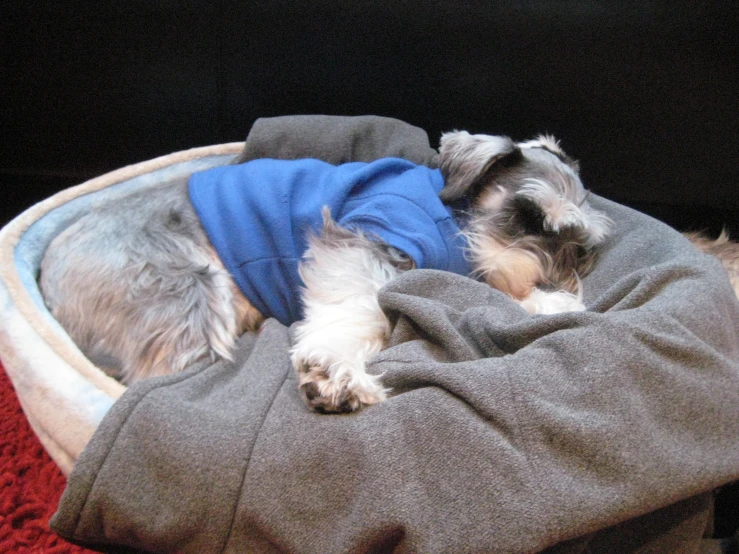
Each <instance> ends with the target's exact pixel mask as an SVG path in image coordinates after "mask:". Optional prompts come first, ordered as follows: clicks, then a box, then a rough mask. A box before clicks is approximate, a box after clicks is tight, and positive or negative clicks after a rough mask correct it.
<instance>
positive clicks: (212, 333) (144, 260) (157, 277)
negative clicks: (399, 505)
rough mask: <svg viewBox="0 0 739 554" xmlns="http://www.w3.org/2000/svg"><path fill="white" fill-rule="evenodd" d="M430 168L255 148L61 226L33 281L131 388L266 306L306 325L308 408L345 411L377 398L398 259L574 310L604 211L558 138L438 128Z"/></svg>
mask: <svg viewBox="0 0 739 554" xmlns="http://www.w3.org/2000/svg"><path fill="white" fill-rule="evenodd" d="M439 167H440V169H438V170H435V169H430V168H427V167H425V166H414V165H413V164H411V163H410V162H406V161H405V160H399V159H393V158H389V159H383V160H378V161H377V162H372V163H369V164H359V163H350V164H344V165H339V166H329V165H328V164H324V163H323V162H319V161H317V160H296V161H277V160H255V161H252V162H247V163H245V164H241V165H231V166H224V167H223V168H214V169H212V170H208V171H204V172H201V173H196V174H193V175H192V176H191V177H190V178H189V180H188V179H184V180H182V181H181V182H175V183H170V184H167V185H163V186H161V187H158V188H156V189H154V190H149V191H146V192H143V193H141V192H140V193H133V194H131V195H130V196H127V197H125V198H124V199H122V200H120V201H118V202H116V203H115V205H106V206H103V207H99V208H97V209H94V210H91V211H90V212H88V213H87V214H85V215H84V216H83V217H82V218H81V219H79V220H78V221H76V222H75V223H74V224H72V225H70V226H69V227H68V228H67V229H66V230H65V231H64V232H62V233H61V234H60V235H59V236H58V237H56V238H55V239H54V241H53V242H52V243H51V245H50V247H49V248H48V250H47V252H46V253H45V256H44V259H43V260H42V264H41V275H40V287H41V290H42V294H43V297H44V299H45V302H46V303H47V305H48V307H49V309H50V311H51V313H52V314H53V316H54V317H55V318H56V319H57V320H58V321H59V322H60V323H61V324H62V325H63V326H64V327H65V328H66V330H67V331H68V332H69V334H70V336H71V337H72V338H73V340H75V342H76V343H77V344H78V345H79V346H80V348H81V349H82V350H83V352H84V353H85V354H86V355H87V356H88V357H89V358H90V359H91V360H92V361H93V362H94V363H96V364H98V365H99V366H101V367H103V368H104V369H105V370H106V372H108V373H109V374H111V375H113V376H115V377H116V378H118V379H120V380H121V381H122V382H123V383H126V384H130V383H132V382H134V381H136V380H138V379H141V378H144V377H149V376H154V375H162V374H168V373H172V372H176V371H180V370H182V369H184V368H185V367H187V366H188V365H190V364H192V363H193V362H195V361H197V360H200V359H203V358H210V359H216V358H219V357H220V358H226V359H230V357H231V352H232V350H233V347H234V344H235V341H236V339H237V337H238V336H239V335H240V334H242V333H243V332H245V331H254V330H256V329H257V328H258V327H259V326H260V324H261V323H262V322H263V320H264V318H265V317H277V318H278V319H279V320H280V321H282V322H283V323H285V324H290V323H293V322H294V321H298V323H297V326H296V328H295V343H294V345H293V347H292V350H291V359H292V362H293V365H294V367H295V368H296V370H297V372H298V376H299V386H300V391H301V394H302V396H303V397H304V399H305V401H306V402H307V404H308V406H309V407H311V408H312V409H314V410H316V411H319V412H349V411H355V410H358V409H359V408H361V407H362V406H365V405H370V404H374V403H377V402H381V401H382V400H384V399H385V397H386V393H387V391H386V390H385V389H384V388H383V386H382V384H381V383H380V381H379V378H378V377H376V376H373V375H370V374H368V373H367V372H366V370H365V366H366V364H367V361H368V360H369V359H370V358H371V357H372V356H374V355H375V354H376V353H378V352H379V351H380V350H381V349H382V347H383V344H384V341H385V339H386V338H387V337H388V335H389V333H390V323H389V322H388V320H387V318H386V317H385V315H384V314H383V312H382V310H381V308H380V306H379V304H378V301H377V293H378V291H379V290H380V289H381V288H382V287H383V286H384V285H385V284H387V283H388V282H390V281H392V280H393V279H395V278H396V277H397V276H398V275H400V274H401V273H402V272H404V271H408V270H411V269H414V268H433V269H442V270H448V271H455V272H457V273H462V274H469V275H471V276H473V277H475V278H478V279H481V280H483V281H485V282H486V283H488V284H489V285H491V286H492V287H495V288H496V289H498V290H500V291H502V292H504V293H507V294H508V295H510V297H511V298H512V299H514V300H515V301H516V302H518V303H520V304H521V305H522V306H523V307H524V308H525V309H526V310H528V311H529V312H531V313H557V312H564V311H575V310H583V309H584V306H583V304H582V302H581V296H578V294H579V293H580V280H579V278H580V277H581V276H584V275H586V274H587V273H588V272H589V271H590V269H591V268H592V266H593V263H594V261H595V259H596V255H597V251H598V246H599V245H601V244H602V243H603V242H604V240H605V239H606V237H607V236H608V234H609V229H610V226H611V222H610V220H609V219H608V217H607V216H605V215H604V214H603V213H601V212H599V211H597V210H595V209H593V208H592V207H591V206H590V205H589V203H588V201H587V192H586V191H585V189H584V187H583V184H582V182H581V180H580V178H579V176H578V165H577V163H576V162H574V161H573V160H572V159H570V158H569V157H568V156H567V155H566V154H565V153H564V152H563V151H562V149H561V148H560V147H559V144H558V142H557V141H556V140H555V139H554V138H553V137H550V136H540V137H538V138H537V139H535V140H531V141H528V142H522V143H515V142H513V141H512V140H511V139H509V138H508V137H503V136H488V135H471V134H469V133H467V132H464V131H455V132H452V133H446V134H444V135H443V136H442V139H441V147H440V153H439ZM234 175H236V177H234ZM306 176H307V177H306ZM291 179H304V180H305V181H306V182H307V184H306V183H303V185H304V186H303V188H302V189H300V188H296V187H294V186H293V185H292V184H290V183H289V181H290V180H291ZM243 180H246V181H248V182H250V183H252V186H251V187H249V186H246V185H244V186H242V184H243V183H242V181H243ZM225 182H230V183H231V185H228V186H227V185H223V183H225ZM234 183H236V184H235V185H234ZM346 183H349V184H346ZM229 186H231V188H229ZM244 190H248V191H249V192H248V194H244ZM224 191H225V192H224ZM239 191H240V192H239ZM257 197H263V198H261V200H259V202H261V203H262V205H259V206H258V205H256V204H257V203H258V202H257V200H255V199H256V198H257ZM311 202H313V204H311ZM322 206H323V207H322ZM326 206H328V207H326ZM283 209H285V210H288V211H285V212H284V213H283V212H282V211H280V210H283ZM237 227H238V228H240V229H241V228H242V227H243V229H241V231H240V233H243V234H239V235H234V233H235V232H236V231H235V229H236V228H237Z"/></svg>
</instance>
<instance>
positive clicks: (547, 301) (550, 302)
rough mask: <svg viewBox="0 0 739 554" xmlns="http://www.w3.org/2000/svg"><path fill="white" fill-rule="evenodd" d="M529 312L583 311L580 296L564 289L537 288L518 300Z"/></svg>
mask: <svg viewBox="0 0 739 554" xmlns="http://www.w3.org/2000/svg"><path fill="white" fill-rule="evenodd" d="M519 303H520V304H521V306H523V308H524V309H525V310H526V311H527V312H529V313H530V314H559V313H564V312H582V311H585V305H584V304H583V303H582V297H581V296H580V295H575V294H572V293H569V292H566V291H562V290H558V291H543V290H540V289H537V288H534V289H532V290H531V293H530V294H529V295H528V296H527V297H526V298H524V299H523V300H521V301H519Z"/></svg>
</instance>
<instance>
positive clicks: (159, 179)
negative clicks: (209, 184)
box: [0, 142, 243, 474]
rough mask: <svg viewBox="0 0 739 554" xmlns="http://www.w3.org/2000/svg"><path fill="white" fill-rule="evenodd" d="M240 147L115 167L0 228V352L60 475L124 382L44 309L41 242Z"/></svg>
mask: <svg viewBox="0 0 739 554" xmlns="http://www.w3.org/2000/svg"><path fill="white" fill-rule="evenodd" d="M242 147H243V143H241V142H235V143H228V144H220V145H215V146H207V147H203V148H194V149H191V150H186V151H182V152H176V153H174V154H169V155H167V156H162V157H160V158H156V159H153V160H149V161H146V162H142V163H138V164H135V165H131V166H128V167H124V168H122V169H118V170H116V171H113V172H111V173H107V174H105V175H102V176H100V177H97V178H95V179H92V180H90V181H87V182H85V183H83V184H81V185H78V186H76V187H72V188H70V189H67V190H64V191H62V192H60V193H58V194H56V195H54V196H52V197H51V198H48V199H47V200H45V201H43V202H40V203H39V204H37V205H35V206H33V207H32V208H30V209H28V210H27V211H25V212H24V213H22V214H21V215H19V216H18V217H17V218H15V219H14V220H13V221H11V222H10V223H9V224H8V225H6V226H5V227H4V228H3V229H2V231H0V358H2V360H3V365H4V366H5V368H6V370H7V372H8V375H9V376H10V379H11V381H12V382H13V386H14V387H15V390H16V392H17V394H18V398H19V400H20V403H21V405H22V406H23V410H24V412H25V414H26V416H27V417H28V421H29V422H30V424H31V426H32V427H33V430H34V431H35V432H36V434H37V435H38V437H39V439H40V440H41V443H42V444H43V445H44V447H45V448H46V450H47V451H48V452H49V454H50V455H51V457H52V458H53V460H54V461H55V462H56V463H57V464H58V465H59V467H60V468H61V469H62V471H63V472H64V473H65V474H69V471H70V470H71V469H72V466H73V465H74V462H75V461H76V459H77V457H78V456H79V454H80V452H81V451H82V449H83V448H84V447H85V445H86V444H87V442H88V441H89V440H90V438H91V437H92V434H93V432H94V431H95V429H96V427H97V425H98V424H99V423H100V421H101V420H102V418H103V416H104V415H105V414H106V413H107V411H108V409H109V408H110V407H111V406H112V404H113V402H115V400H116V399H117V398H118V397H119V396H120V395H121V394H122V393H123V391H124V390H125V387H124V386H123V385H121V384H120V383H119V382H117V381H115V380H114V379H112V378H110V377H108V376H107V375H106V374H105V373H103V372H102V371H101V370H100V369H99V368H97V367H96V366H95V365H93V364H92V363H91V362H90V361H89V360H88V359H87V358H85V357H84V356H83V355H82V353H81V352H80V350H79V349H78V348H77V346H76V345H75V344H74V343H73V342H72V340H71V339H70V338H69V336H68V335H67V333H66V332H65V331H64V330H63V329H62V328H61V326H60V325H59V324H58V323H57V322H56V320H55V319H54V318H53V317H52V316H51V314H50V313H49V311H48V310H47V309H46V306H45V305H44V302H43V300H42V298H41V294H40V292H39V289H38V286H37V283H36V279H37V277H38V271H39V265H40V262H41V258H42V256H43V253H44V251H45V249H46V247H47V246H48V244H49V243H50V242H51V240H52V239H53V238H54V237H55V236H56V235H58V234H59V233H60V232H61V231H62V230H63V229H65V228H66V227H67V226H68V225H70V224H71V223H72V222H74V221H75V220H76V219H77V218H78V217H79V216H80V214H82V213H84V212H85V211H86V210H87V209H89V207H90V206H92V205H95V204H96V203H100V202H111V201H115V199H116V198H117V197H120V196H122V195H125V194H129V193H130V192H132V191H134V190H138V189H145V188H148V187H156V186H158V185H161V184H164V183H167V182H169V181H170V180H172V179H177V178H181V177H182V176H184V175H189V174H190V173H193V172H194V171H200V170H203V169H207V168H209V167H213V166H216V165H223V164H226V163H229V162H230V161H232V160H233V159H234V156H235V155H237V154H238V153H239V152H240V151H241V149H242Z"/></svg>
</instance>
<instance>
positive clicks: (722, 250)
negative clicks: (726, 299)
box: [684, 230, 739, 299]
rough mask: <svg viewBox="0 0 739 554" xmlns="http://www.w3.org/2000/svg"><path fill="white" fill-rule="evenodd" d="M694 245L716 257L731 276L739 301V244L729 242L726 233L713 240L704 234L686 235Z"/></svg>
mask: <svg viewBox="0 0 739 554" xmlns="http://www.w3.org/2000/svg"><path fill="white" fill-rule="evenodd" d="M684 234H685V236H686V237H687V238H688V240H689V241H690V242H692V243H693V245H694V246H695V247H696V248H698V250H701V251H702V252H705V253H706V254H710V255H712V256H716V257H717V258H718V259H719V260H720V261H721V264H722V265H723V266H724V269H726V272H727V273H728V274H729V281H730V282H731V286H732V287H733V288H734V292H735V293H736V296H737V299H739V243H737V242H735V241H731V240H729V235H728V234H727V233H726V231H725V230H724V231H721V234H720V235H719V236H718V238H715V239H712V238H710V237H708V236H707V235H704V234H702V233H684Z"/></svg>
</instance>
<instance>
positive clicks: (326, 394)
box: [296, 363, 386, 413]
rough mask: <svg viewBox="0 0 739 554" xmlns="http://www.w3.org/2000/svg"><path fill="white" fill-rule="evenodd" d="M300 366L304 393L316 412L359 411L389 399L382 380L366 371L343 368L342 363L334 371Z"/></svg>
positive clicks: (300, 379) (300, 381) (304, 397)
mask: <svg viewBox="0 0 739 554" xmlns="http://www.w3.org/2000/svg"><path fill="white" fill-rule="evenodd" d="M296 366H297V369H298V377H299V383H300V394H301V395H302V397H303V399H304V400H305V403H306V404H307V405H308V407H309V408H311V409H312V410H315V411H316V412H320V413H347V412H356V411H357V410H359V409H360V408H362V407H363V406H369V405H371V404H377V403H378V402H382V401H383V400H385V399H386V394H385V389H384V388H383V387H382V385H381V384H380V380H379V378H378V377H376V376H374V375H369V374H368V373H365V372H364V370H363V369H356V368H354V369H352V368H347V367H341V366H340V364H333V365H332V366H331V367H330V369H329V368H326V367H323V366H321V365H314V364H310V363H300V364H297V363H296ZM337 366H338V367H337Z"/></svg>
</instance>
